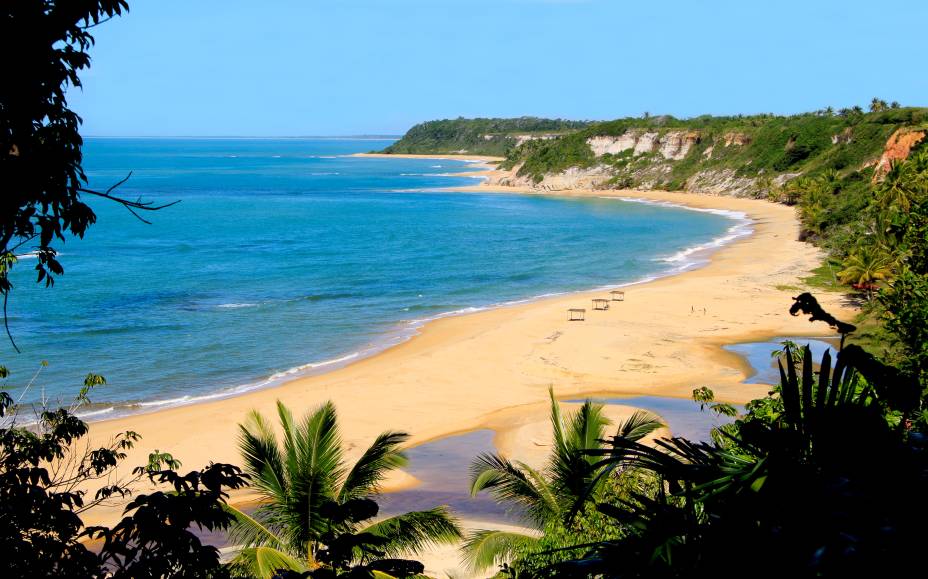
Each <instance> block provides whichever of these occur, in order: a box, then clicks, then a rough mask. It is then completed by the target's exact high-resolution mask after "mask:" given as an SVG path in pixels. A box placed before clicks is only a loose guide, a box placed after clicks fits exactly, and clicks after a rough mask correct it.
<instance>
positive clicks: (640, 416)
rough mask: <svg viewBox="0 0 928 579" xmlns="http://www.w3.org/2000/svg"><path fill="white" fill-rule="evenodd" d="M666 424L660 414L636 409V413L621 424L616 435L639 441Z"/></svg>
mask: <svg viewBox="0 0 928 579" xmlns="http://www.w3.org/2000/svg"><path fill="white" fill-rule="evenodd" d="M664 426H665V424H664V422H663V421H662V420H661V418H660V417H659V416H658V415H656V414H654V413H652V412H648V411H647V410H636V411H635V412H634V414H632V415H631V416H629V417H628V418H627V419H626V420H625V421H624V422H622V423H621V424H619V428H618V431H617V432H616V436H621V437H622V438H627V439H628V440H634V441H636V442H637V441H639V440H641V439H642V438H644V437H645V436H647V435H649V434H651V433H652V432H654V431H655V430H659V429H661V428H663V427H664Z"/></svg>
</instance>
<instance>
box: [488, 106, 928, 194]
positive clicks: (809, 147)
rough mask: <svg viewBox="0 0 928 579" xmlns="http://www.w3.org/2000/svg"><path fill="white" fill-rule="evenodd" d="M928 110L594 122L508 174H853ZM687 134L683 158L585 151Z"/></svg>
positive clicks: (520, 158) (642, 178)
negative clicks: (604, 143) (605, 143)
mask: <svg viewBox="0 0 928 579" xmlns="http://www.w3.org/2000/svg"><path fill="white" fill-rule="evenodd" d="M926 121H928V109H924V108H887V109H885V110H880V111H877V112H870V113H864V112H862V111H860V110H859V109H844V110H842V111H840V112H838V113H834V112H832V111H830V110H826V111H818V112H815V113H804V114H799V115H792V116H775V115H754V116H734V117H712V116H702V117H696V118H692V119H676V118H674V117H670V116H661V117H653V118H646V119H642V118H627V119H619V120H615V121H609V122H604V123H596V124H592V125H590V126H588V127H586V128H584V129H582V130H579V131H575V132H573V133H571V134H569V135H565V136H564V137H562V138H560V139H557V140H554V141H530V142H527V143H525V144H523V145H522V146H520V147H515V148H513V149H511V150H510V151H509V153H508V155H507V161H506V163H504V168H513V167H516V166H519V175H520V176H526V177H530V178H531V179H532V180H533V181H535V182H538V181H541V180H542V179H543V178H544V176H545V175H546V174H551V173H559V172H561V171H563V170H565V169H567V168H570V167H579V168H586V167H592V166H594V165H600V166H605V168H606V169H607V170H608V171H609V172H611V173H612V174H613V176H614V178H613V184H615V185H616V186H623V187H635V186H642V185H647V186H648V187H649V188H662V189H682V188H684V187H685V185H686V182H687V180H688V179H689V178H691V177H693V176H694V175H696V174H697V173H699V172H701V171H712V170H715V171H718V170H726V169H727V170H731V171H732V172H733V175H734V176H735V177H748V178H756V177H764V176H766V177H776V176H778V175H783V174H795V173H802V174H810V173H816V172H821V171H825V170H829V169H833V170H836V171H839V172H845V173H846V172H850V171H856V170H858V169H860V168H861V167H862V166H863V165H865V164H866V163H868V162H871V161H873V160H875V159H876V158H878V157H879V155H880V154H881V152H882V150H883V147H884V145H885V143H886V141H887V139H888V138H889V137H890V135H892V133H893V132H894V131H895V130H896V129H898V128H900V127H914V126H922V125H923V124H924V123H925V122H926ZM630 133H631V134H638V135H641V134H644V133H648V134H651V135H656V136H655V137H654V138H655V139H657V140H661V139H663V138H664V137H666V136H667V135H668V134H670V133H684V137H685V138H687V139H689V140H690V141H691V146H690V147H689V149H688V151H687V152H686V155H685V156H684V157H683V158H682V159H668V158H665V157H664V156H663V155H662V154H661V153H659V152H657V151H647V152H643V153H635V152H633V151H632V150H626V151H623V152H622V153H620V154H613V155H610V154H605V155H602V156H600V157H596V156H595V155H594V153H593V150H592V149H591V148H590V146H589V145H588V141H589V139H591V138H595V137H610V136H611V137H619V136H622V135H626V134H630Z"/></svg>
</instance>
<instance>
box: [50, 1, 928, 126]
mask: <svg viewBox="0 0 928 579" xmlns="http://www.w3.org/2000/svg"><path fill="white" fill-rule="evenodd" d="M129 4H130V12H129V13H128V14H127V15H124V16H122V17H119V18H116V19H113V20H111V21H109V22H107V23H105V24H103V25H101V26H99V27H97V28H96V29H95V36H96V45H95V46H94V47H93V48H92V50H91V57H92V67H91V69H90V70H89V71H85V72H84V73H83V75H82V79H83V83H84V86H83V89H82V90H71V91H69V94H68V98H69V101H70V103H71V105H72V107H73V108H74V109H75V110H76V111H77V112H78V113H79V114H80V115H81V116H82V117H83V119H84V125H83V129H82V132H83V134H85V135H97V136H308V135H359V134H402V133H403V132H405V131H406V130H407V129H408V128H409V127H410V126H412V125H413V124H415V123H418V122H422V121H426V120H430V119H437V118H454V117H459V116H463V117H475V116H482V117H514V116H523V115H533V116H542V117H560V118H570V119H583V120H598V119H612V118H619V117H625V116H638V115H641V114H642V113H644V112H645V111H647V112H649V113H651V114H652V115H654V114H672V115H674V116H677V117H690V116H697V115H700V114H738V113H745V114H747V113H757V112H773V113H793V112H802V111H808V110H815V109H819V108H824V107H826V106H834V107H836V108H840V107H843V106H852V105H855V104H859V105H861V106H866V104H867V103H869V101H870V99H871V98H872V97H874V96H879V97H881V98H883V99H885V100H887V101H892V100H896V101H899V102H901V103H902V104H904V105H928V102H926V98H925V95H928V75H926V74H924V73H925V67H924V64H923V60H924V57H925V54H926V50H925V47H924V23H925V22H926V21H928V2H926V1H925V0H882V1H880V2H872V1H868V2H862V1H857V0H802V1H794V0H777V1H773V0H768V1H761V0H739V1H721V0H648V1H644V0H634V1H633V0H265V1H263V2H256V1H254V0H252V1H250V2H245V1H240V0H195V1H192V2H191V1H190V0H183V1H181V0H129Z"/></svg>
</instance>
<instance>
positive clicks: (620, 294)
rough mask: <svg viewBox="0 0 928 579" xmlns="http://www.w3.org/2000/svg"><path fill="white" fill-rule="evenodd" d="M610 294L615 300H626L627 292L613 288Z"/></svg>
mask: <svg viewBox="0 0 928 579" xmlns="http://www.w3.org/2000/svg"><path fill="white" fill-rule="evenodd" d="M609 296H610V297H611V298H612V301H614V302H624V301H625V292H624V291H622V290H612V291H611V292H609Z"/></svg>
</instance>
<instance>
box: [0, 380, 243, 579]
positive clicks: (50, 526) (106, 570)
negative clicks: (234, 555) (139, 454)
mask: <svg viewBox="0 0 928 579" xmlns="http://www.w3.org/2000/svg"><path fill="white" fill-rule="evenodd" d="M6 375H7V372H6V369H5V368H0V376H3V377H5V376H6ZM100 383H102V380H101V379H100V378H99V377H98V376H95V375H93V374H91V375H89V376H88V379H87V383H86V384H85V387H84V388H83V389H82V391H81V394H80V395H79V397H78V402H82V401H87V400H88V398H87V392H88V391H89V389H90V388H91V387H93V386H94V385H98V384H100ZM20 419H22V415H21V414H20V413H19V412H18V409H17V407H16V406H15V404H14V402H13V399H12V397H11V396H9V394H8V393H7V392H0V420H3V421H4V422H3V427H2V428H0V552H3V553H4V554H5V555H6V556H7V557H6V567H5V569H4V577H11V578H14V577H75V578H81V577H88V578H90V577H101V578H102V577H116V578H130V577H132V578H136V577H152V578H155V577H159V578H160V577H190V576H203V577H206V576H216V577H218V576H221V575H222V574H223V573H224V570H223V568H222V566H221V565H220V562H219V552H218V551H217V550H216V549H215V548H214V547H211V546H207V545H203V544H202V542H201V541H200V539H199V538H198V537H197V535H196V534H195V533H194V532H193V529H194V528H201V529H209V530H222V529H225V528H226V527H228V525H229V523H230V522H231V520H232V517H231V515H229V514H228V513H227V512H226V511H225V510H224V508H223V505H224V503H225V499H226V489H234V488H239V487H241V486H242V485H243V484H244V483H245V478H244V477H243V475H242V474H241V471H240V470H239V469H238V468H237V467H234V466H231V465H227V464H210V465H209V466H207V467H206V468H204V469H202V470H200V471H192V472H190V473H188V474H186V475H181V474H179V473H177V472H176V470H175V469H176V468H178V467H179V466H180V463H179V462H178V461H177V460H175V459H174V458H173V457H172V456H171V455H169V454H165V453H158V452H157V451H156V452H154V453H152V454H151V455H150V456H149V462H148V464H146V465H144V466H138V467H136V468H135V469H133V471H132V475H131V476H129V477H120V476H119V470H118V468H119V466H120V465H121V463H122V462H123V461H124V460H125V458H126V451H127V450H129V449H131V448H132V447H133V446H134V445H135V443H136V442H137V441H138V440H139V436H138V435H137V434H136V433H134V432H125V433H122V434H120V435H118V436H117V437H116V438H114V439H113V440H112V441H110V442H109V444H107V445H105V446H101V447H92V446H89V445H88V444H86V443H84V441H83V439H84V437H85V436H86V435H87V432H88V427H87V424H86V423H84V422H83V421H81V420H80V419H79V418H77V417H76V416H74V414H73V413H72V412H71V411H70V410H69V409H65V408H56V409H43V410H41V411H40V413H39V415H38V417H37V422H35V423H33V424H28V425H25V426H20V425H19V424H18V422H17V420H20ZM142 479H148V480H150V481H151V482H152V483H155V484H158V485H166V486H167V487H168V489H169V490H168V491H163V490H158V491H155V492H152V493H148V494H139V495H136V496H134V497H133V498H132V500H131V501H130V502H129V503H128V504H127V505H126V507H125V510H124V517H123V519H122V520H121V521H120V522H119V523H118V524H117V525H116V526H115V527H113V528H107V527H102V526H97V527H89V528H88V527H85V526H84V522H83V521H82V519H81V515H82V514H84V513H85V512H87V511H88V510H89V509H92V508H94V507H96V506H98V505H100V504H103V503H106V502H110V501H112V500H114V499H119V500H122V499H125V498H127V497H130V496H132V495H133V492H134V487H135V483H137V482H139V481H140V480H142ZM88 489H89V490H88ZM86 539H101V540H102V546H101V547H100V550H99V552H94V551H91V550H90V549H88V548H87V546H86V544H85V540H86Z"/></svg>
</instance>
